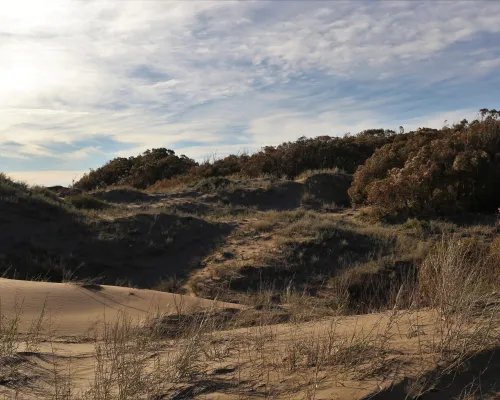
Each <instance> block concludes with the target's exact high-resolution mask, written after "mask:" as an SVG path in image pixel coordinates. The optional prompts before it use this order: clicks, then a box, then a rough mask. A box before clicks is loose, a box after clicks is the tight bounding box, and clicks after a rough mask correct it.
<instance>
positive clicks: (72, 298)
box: [0, 279, 239, 336]
mask: <svg viewBox="0 0 500 400" xmlns="http://www.w3.org/2000/svg"><path fill="white" fill-rule="evenodd" d="M0 306H1V312H2V313H3V315H4V316H6V317H8V318H9V317H12V316H13V315H14V314H15V313H16V310H19V311H20V313H21V324H20V328H21V331H25V330H27V329H29V326H30V325H31V322H32V321H33V320H34V319H36V318H38V317H39V316H40V314H41V313H42V311H43V312H45V318H46V319H47V320H49V321H50V329H51V333H52V334H53V335H55V336H81V335H86V334H88V332H89V331H92V330H94V329H96V328H97V327H98V326H99V324H100V323H101V322H103V321H107V322H113V321H115V320H116V318H117V317H118V316H119V315H122V314H123V313H125V314H126V315H127V316H128V317H130V318H132V319H134V320H140V319H144V318H146V317H147V316H150V315H152V314H155V313H161V314H172V313H177V312H183V313H184V312H189V311H191V310H195V309H200V308H211V307H214V306H217V307H232V308H238V307H239V306H238V305H235V304H227V303H221V302H214V301H212V300H205V299H201V298H197V297H191V296H184V295H179V294H172V293H164V292H157V291H153V290H143V289H133V288H126V287H116V286H107V285H88V286H86V285H79V284H78V283H52V282H36V281H20V280H13V279H0Z"/></svg>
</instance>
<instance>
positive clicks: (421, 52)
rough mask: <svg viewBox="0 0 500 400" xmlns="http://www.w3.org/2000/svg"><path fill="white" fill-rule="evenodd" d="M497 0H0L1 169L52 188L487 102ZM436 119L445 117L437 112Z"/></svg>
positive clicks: (416, 123) (498, 59)
mask: <svg viewBox="0 0 500 400" xmlns="http://www.w3.org/2000/svg"><path fill="white" fill-rule="evenodd" d="M499 22H500V2H498V1H486V2H479V1H471V2H468V1H443V2H438V1H426V2H419V1H415V0H411V1H407V2H405V1H387V2H376V1H371V0H370V1H365V2H361V1H360V2H355V1H349V2H342V1H326V0H323V1H286V0H274V1H255V2H253V1H249V0H245V1H231V0H217V1H210V0H203V1H195V0H189V1H178V2H169V1H164V0H161V1H154V0H146V1H134V0H121V1H102V0H100V1H93V0H87V1H76V0H74V1H66V0H64V1H63V0H61V1H59V0H49V1H46V2H42V1H39V0H31V1H24V0H16V1H5V2H0V171H1V172H6V173H7V174H9V175H11V176H12V177H14V178H16V179H22V180H25V181H27V182H29V183H37V184H44V185H54V184H64V185H67V184H69V183H71V181H72V180H73V179H75V178H78V177H79V176H80V175H81V174H82V173H84V172H86V171H88V170H89V169H90V168H96V167H99V166H101V165H103V164H104V163H105V162H106V161H108V160H110V159H112V158H115V157H119V156H120V157H128V156H131V155H137V154H139V153H141V152H143V151H144V150H146V149H148V148H154V147H167V148H170V149H173V150H175V152H176V153H178V154H186V155H187V156H189V157H192V158H195V159H196V160H198V161H201V160H204V159H206V158H208V157H221V156H224V155H228V154H231V153H235V154H237V153H241V152H244V151H247V152H253V151H257V150H259V149H260V148H261V147H262V146H265V145H277V144H280V143H282V142H284V141H293V140H296V139H297V138H298V137H300V136H307V137H314V136H320V135H331V136H337V135H343V134H345V133H348V132H350V133H357V132H359V131H362V130H363V129H368V128H378V127H382V128H386V129H394V130H398V127H399V126H401V125H402V126H403V127H404V128H405V130H410V129H415V128H418V127H420V126H429V127H436V128H439V127H442V126H443V125H444V124H445V123H453V122H456V121H459V120H461V119H462V118H469V119H473V118H474V117H475V116H476V114H477V111H478V110H479V109H480V108H483V107H486V108H497V109H498V108H500V91H499V90H498V89H499V88H500V74H499V73H498V71H499V70H500V40H499V39H500V23H499ZM445 121H447V122H445Z"/></svg>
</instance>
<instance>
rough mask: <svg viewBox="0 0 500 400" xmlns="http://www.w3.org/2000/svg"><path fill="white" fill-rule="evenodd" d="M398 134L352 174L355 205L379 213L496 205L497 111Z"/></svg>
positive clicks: (499, 201)
mask: <svg viewBox="0 0 500 400" xmlns="http://www.w3.org/2000/svg"><path fill="white" fill-rule="evenodd" d="M480 113H481V118H480V119H478V120H474V121H472V122H468V121H467V120H463V121H461V122H460V123H459V124H456V125H453V126H451V127H445V128H443V129H440V130H436V129H419V130H418V131H416V132H411V133H408V134H403V135H397V136H396V137H395V138H394V140H393V142H392V143H389V144H386V145H385V146H383V147H381V148H380V149H377V150H376V151H375V153H374V154H373V156H372V157H370V158H369V159H368V160H367V161H366V162H365V163H364V165H362V166H360V167H359V168H358V170H357V171H356V173H355V174H354V182H353V185H352V187H351V189H350V194H351V196H352V199H353V201H354V202H355V203H357V204H367V205H373V206H376V207H377V208H378V209H379V210H380V211H381V212H382V213H384V214H398V215H422V214H426V215H443V214H453V213H457V212H463V211H466V212H471V211H475V212H493V211H496V210H497V209H498V207H499V206H500V186H499V185H498V182H499V181H500V112H498V111H496V110H487V109H483V110H481V111H480Z"/></svg>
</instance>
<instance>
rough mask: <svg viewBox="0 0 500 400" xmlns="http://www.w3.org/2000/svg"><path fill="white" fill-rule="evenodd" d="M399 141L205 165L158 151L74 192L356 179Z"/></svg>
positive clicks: (379, 132) (323, 139) (330, 145)
mask: <svg viewBox="0 0 500 400" xmlns="http://www.w3.org/2000/svg"><path fill="white" fill-rule="evenodd" d="M394 137H395V133H394V132H393V131H388V130H383V129H370V130H367V131H364V132H361V133H359V134H357V135H354V136H344V137H330V136H320V137H316V138H310V139H308V138H305V137H302V138H300V139H298V140H297V141H295V142H287V143H283V144H281V145H279V146H276V147H273V146H267V147H264V148H263V149H262V150H261V151H259V152H257V153H255V154H252V155H248V154H242V155H230V156H228V157H225V158H223V159H220V160H215V161H213V162H205V163H202V164H200V165H198V164H197V163H196V162H195V161H193V160H191V159H189V158H187V157H186V156H180V157H179V156H176V155H175V153H174V152H173V151H172V150H168V149H153V150H151V151H149V150H148V151H146V152H145V153H143V154H142V155H140V156H137V157H130V158H115V159H114V160H111V161H109V162H108V163H107V164H106V165H104V166H103V167H101V168H98V169H96V170H92V171H90V172H89V173H88V174H86V175H85V176H83V178H82V179H80V180H79V181H78V182H76V184H75V186H76V187H77V188H80V189H83V190H93V189H96V188H98V187H101V188H102V187H106V186H109V185H130V186H134V187H137V188H145V187H148V186H150V185H153V184H155V183H156V182H158V181H167V182H165V183H164V184H161V185H159V186H160V187H169V186H171V185H169V184H168V180H170V179H174V180H178V179H177V178H178V177H179V176H182V175H185V176H186V175H188V176H186V178H188V179H182V181H185V182H188V181H194V180H198V179H200V178H211V177H224V176H228V175H233V174H241V175H244V176H248V177H256V176H260V175H265V174H268V175H273V176H277V177H287V178H294V177H296V176H297V175H299V174H300V173H302V172H304V171H307V170H312V169H324V168H333V167H339V168H341V169H343V170H345V171H346V172H349V173H353V172H354V171H355V170H356V168H357V167H358V165H360V164H362V163H363V162H364V161H365V160H366V159H367V158H369V157H370V156H371V155H372V154H373V152H374V151H375V149H377V148H379V147H381V146H383V145H384V144H386V143H390V142H392V140H393V139H394Z"/></svg>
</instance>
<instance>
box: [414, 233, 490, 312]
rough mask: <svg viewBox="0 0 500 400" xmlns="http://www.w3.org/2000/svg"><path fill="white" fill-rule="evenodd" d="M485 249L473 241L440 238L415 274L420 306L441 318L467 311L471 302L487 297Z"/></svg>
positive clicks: (486, 257) (486, 256)
mask: <svg viewBox="0 0 500 400" xmlns="http://www.w3.org/2000/svg"><path fill="white" fill-rule="evenodd" d="M487 251H488V249H487V248H484V246H481V245H480V243H479V242H478V241H477V240H474V239H463V238H462V239H461V238H458V237H449V238H447V237H443V238H442V240H441V241H440V242H438V243H437V244H436V246H435V247H434V249H433V250H432V251H431V252H430V253H429V255H428V256H427V258H426V259H425V260H424V262H423V263H422V265H421V267H420V271H419V291H420V296H421V300H422V301H423V303H424V305H428V306H431V307H434V308H437V309H439V310H440V311H441V312H442V313H443V314H444V315H450V314H454V313H457V312H461V311H464V310H467V307H469V306H470V302H471V301H477V300H479V299H481V298H482V297H483V296H485V295H488V293H487V292H486V293H485V291H486V290H487V287H488V286H487V285H486V279H487V276H488V274H489V273H490V271H489V270H488V268H487V267H488V252H487Z"/></svg>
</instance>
